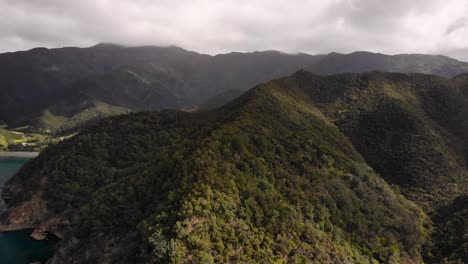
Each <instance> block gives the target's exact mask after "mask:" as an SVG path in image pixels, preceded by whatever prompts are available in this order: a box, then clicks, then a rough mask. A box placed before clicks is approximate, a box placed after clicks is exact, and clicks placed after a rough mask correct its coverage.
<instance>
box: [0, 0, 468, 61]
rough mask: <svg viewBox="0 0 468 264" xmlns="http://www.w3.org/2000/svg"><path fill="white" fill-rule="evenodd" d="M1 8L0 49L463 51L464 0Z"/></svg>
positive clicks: (52, 0)
mask: <svg viewBox="0 0 468 264" xmlns="http://www.w3.org/2000/svg"><path fill="white" fill-rule="evenodd" d="M0 18H1V23H0V52H5V51H16V50H25V49H30V48H33V47H37V46H43V47H49V48H53V47H63V46H81V47H84V46H91V45H94V44H96V43H99V42H113V43H120V44H124V45H177V46H180V47H183V48H185V49H189V50H194V51H198V52H202V53H209V54H216V53H224V52H230V51H254V50H269V49H275V50H281V51H285V52H307V53H312V54H316V53H329V52H331V51H336V52H343V53H348V52H352V51H356V50H368V51H373V52H382V53H387V54H396V53H434V54H445V55H449V56H453V57H455V58H457V59H461V60H466V61H468V1H466V0H392V1H388V0H309V1H306V0H288V1H285V0H183V1H182V0H180V1H177V0H79V1H78V0H76V1H75V0H0Z"/></svg>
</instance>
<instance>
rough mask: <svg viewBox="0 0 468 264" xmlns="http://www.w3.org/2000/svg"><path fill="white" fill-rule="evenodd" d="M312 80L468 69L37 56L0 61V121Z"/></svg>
mask: <svg viewBox="0 0 468 264" xmlns="http://www.w3.org/2000/svg"><path fill="white" fill-rule="evenodd" d="M303 68H306V69H307V70H308V71H311V72H315V73H318V74H325V75H327V74H335V73H341V72H362V71H369V70H382V71H390V72H392V71H396V72H418V73H430V74H436V75H440V76H444V77H448V78H450V77H454V76H456V75H458V74H461V73H464V72H468V63H465V62H460V61H457V60H454V59H451V58H448V57H444V56H432V55H396V56H388V55H383V54H374V53H369V52H355V53H351V54H347V55H342V54H337V53H331V54H328V55H308V54H304V53H300V54H285V53H281V52H278V51H264V52H253V53H239V52H233V53H228V54H221V55H216V56H211V55H205V54H199V53H196V52H192V51H187V50H184V49H182V48H178V47H153V46H146V47H123V46H119V45H114V44H99V45H96V46H93V47H90V48H60V49H45V48H36V49H32V50H29V51H23V52H14V53H4V54H0V121H3V122H4V123H6V124H7V125H9V126H10V127H12V128H14V127H18V126H24V125H27V126H32V127H34V128H39V129H43V130H50V131H63V130H69V129H73V128H76V127H79V126H81V125H83V124H86V123H88V122H92V121H95V120H98V119H101V118H103V117H107V116H111V115H117V114H123V113H128V112H130V111H142V110H161V109H181V110H186V111H193V110H196V109H199V108H212V107H217V106H220V105H222V104H224V103H227V102H228V101H229V100H232V99H234V98H235V97H237V96H239V95H240V94H242V92H244V91H246V90H247V89H249V88H250V87H253V86H254V85H256V84H258V83H262V82H265V81H268V80H271V79H274V78H279V77H282V76H287V75H290V74H292V73H294V72H296V71H298V70H300V69H303Z"/></svg>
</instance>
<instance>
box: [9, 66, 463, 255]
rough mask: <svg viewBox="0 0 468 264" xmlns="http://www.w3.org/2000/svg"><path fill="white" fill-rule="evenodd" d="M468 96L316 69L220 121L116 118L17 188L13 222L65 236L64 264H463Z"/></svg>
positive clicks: (407, 80) (46, 156)
mask: <svg viewBox="0 0 468 264" xmlns="http://www.w3.org/2000/svg"><path fill="white" fill-rule="evenodd" d="M466 89H467V84H466V79H465V78H463V76H460V77H458V78H455V79H454V80H448V79H444V78H442V77H437V76H432V75H421V74H395V73H394V74H392V73H381V72H372V73H363V74H340V75H334V76H329V77H320V76H317V75H314V74H311V73H308V72H304V71H301V72H298V73H296V74H294V75H292V76H291V77H287V78H282V79H278V80H275V81H271V82H268V83H265V84H262V85H259V86H257V87H255V88H254V89H252V90H250V91H248V92H247V93H245V94H243V95H242V96H241V97H239V98H237V99H235V100H234V101H232V102H231V103H229V104H227V105H225V106H223V107H221V108H219V109H216V110H212V111H202V112H198V113H185V112H179V111H162V112H147V113H138V114H130V115H125V116H118V117H113V118H109V119H105V120H104V121H102V122H101V123H100V124H99V125H97V126H94V127H92V128H88V129H86V130H84V131H82V132H81V133H79V134H78V135H76V136H74V137H73V138H71V139H68V140H65V141H64V142H62V143H59V144H57V145H53V146H50V147H48V148H47V149H46V150H44V151H43V152H42V153H41V154H40V156H39V157H38V158H35V159H33V160H31V161H30V162H29V163H28V164H27V165H26V166H25V167H24V168H23V169H22V170H21V171H20V172H19V173H18V174H17V175H16V176H15V177H14V178H13V179H12V180H11V181H10V182H9V183H8V184H7V186H6V191H5V192H4V196H5V197H6V198H8V200H7V204H8V206H9V208H10V210H9V213H8V215H7V216H6V217H5V219H3V222H4V223H5V224H7V223H8V222H10V223H11V222H12V221H14V222H15V224H21V223H22V221H23V222H29V223H31V222H32V223H35V224H40V226H41V230H42V231H44V230H47V231H50V232H53V233H56V234H60V235H61V236H63V237H64V240H63V241H62V243H61V248H60V249H59V251H58V252H57V253H56V256H55V257H54V259H53V260H52V263H64V262H65V263H72V262H75V263H138V262H141V263H154V262H156V263H308V262H312V263H421V261H422V260H423V259H424V260H425V261H426V262H428V263H431V262H441V261H442V260H443V259H445V260H446V261H462V262H463V261H465V260H466V249H465V248H464V245H466V242H467V241H466V237H467V236H466V235H464V233H463V232H464V231H463V230H466V224H465V221H466V220H465V219H467V218H466V217H465V216H466V215H467V210H466V196H465V195H466V193H467V189H466V187H467V175H466V173H467V170H466V164H467V153H468V152H467V149H468V148H467V146H468V138H467V136H466V133H463V132H464V131H467V130H466V129H467V127H466V126H467V125H468V123H467V122H466V120H468V119H467V118H466V117H467V113H468V103H467V102H468V100H467V97H466ZM27 208H35V209H36V210H27ZM18 216H20V217H18ZM460 230H462V231H460ZM465 233H466V232H465ZM454 263H456V262H454Z"/></svg>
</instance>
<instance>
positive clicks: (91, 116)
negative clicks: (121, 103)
mask: <svg viewBox="0 0 468 264" xmlns="http://www.w3.org/2000/svg"><path fill="white" fill-rule="evenodd" d="M85 105H86V106H83V105H81V106H74V105H63V104H59V105H54V106H53V107H51V108H50V109H46V110H44V112H43V114H42V115H41V116H40V117H38V120H37V122H36V123H37V127H39V128H41V129H42V130H46V131H48V132H50V131H53V132H60V131H70V130H76V129H78V128H80V127H82V126H86V125H89V124H90V123H93V122H96V121H97V120H100V119H102V118H106V117H109V116H114V115H121V114H127V113H129V112H130V110H128V109H126V108H123V107H118V106H112V105H109V104H106V103H103V102H100V101H92V102H88V103H86V104H85ZM54 113H56V114H54Z"/></svg>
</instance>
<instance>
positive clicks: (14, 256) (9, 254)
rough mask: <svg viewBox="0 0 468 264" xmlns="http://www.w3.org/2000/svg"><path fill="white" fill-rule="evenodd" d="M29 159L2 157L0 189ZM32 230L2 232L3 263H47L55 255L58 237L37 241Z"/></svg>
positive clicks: (0, 161)
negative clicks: (32, 235)
mask: <svg viewBox="0 0 468 264" xmlns="http://www.w3.org/2000/svg"><path fill="white" fill-rule="evenodd" d="M27 160H28V159H27V158H3V157H0V189H1V188H2V187H3V185H4V184H5V182H6V181H7V180H8V179H9V178H10V177H11V176H13V174H14V173H15V172H17V171H18V170H19V168H20V167H21V166H22V165H23V164H24V163H25V162H26V161H27ZM0 207H1V205H0ZM31 232H32V230H31V229H24V230H18V231H12V232H5V233H0V263H1V264H27V263H32V262H41V263H45V261H46V260H47V259H49V258H50V257H51V256H52V255H53V253H54V244H55V243H56V242H57V239H56V238H54V237H49V238H48V239H47V240H44V241H36V240H34V239H32V238H31V237H30V236H29V235H30V234H31Z"/></svg>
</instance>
